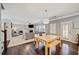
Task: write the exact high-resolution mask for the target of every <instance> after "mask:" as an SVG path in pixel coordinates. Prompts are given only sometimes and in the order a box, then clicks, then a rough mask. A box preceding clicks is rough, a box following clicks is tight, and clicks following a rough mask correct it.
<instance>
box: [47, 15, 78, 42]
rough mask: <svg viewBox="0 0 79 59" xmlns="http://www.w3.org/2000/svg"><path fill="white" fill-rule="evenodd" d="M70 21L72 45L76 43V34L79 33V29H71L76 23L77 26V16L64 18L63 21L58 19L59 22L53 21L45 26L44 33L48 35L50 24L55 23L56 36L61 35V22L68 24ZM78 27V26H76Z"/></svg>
mask: <svg viewBox="0 0 79 59" xmlns="http://www.w3.org/2000/svg"><path fill="white" fill-rule="evenodd" d="M69 21H71V22H72V23H71V25H72V27H71V28H72V30H71V42H73V43H77V33H79V28H78V29H75V28H74V27H73V24H75V23H78V24H79V15H78V16H73V17H69V18H64V19H59V20H54V21H52V22H50V23H49V24H48V25H46V33H48V34H50V28H49V27H50V24H51V23H56V29H57V30H56V31H57V34H58V35H61V26H60V24H61V22H69ZM78 26H79V25H78Z"/></svg>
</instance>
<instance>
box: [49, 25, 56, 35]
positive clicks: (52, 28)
mask: <svg viewBox="0 0 79 59" xmlns="http://www.w3.org/2000/svg"><path fill="white" fill-rule="evenodd" d="M50 33H51V34H56V24H50Z"/></svg>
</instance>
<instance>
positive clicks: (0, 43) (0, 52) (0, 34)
mask: <svg viewBox="0 0 79 59" xmlns="http://www.w3.org/2000/svg"><path fill="white" fill-rule="evenodd" d="M0 9H1V4H0ZM0 15H1V10H0ZM2 47H3V40H2V32H1V16H0V55H1V54H2V51H3V48H2Z"/></svg>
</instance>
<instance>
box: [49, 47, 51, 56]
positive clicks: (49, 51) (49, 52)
mask: <svg viewBox="0 0 79 59" xmlns="http://www.w3.org/2000/svg"><path fill="white" fill-rule="evenodd" d="M49 55H51V47H49Z"/></svg>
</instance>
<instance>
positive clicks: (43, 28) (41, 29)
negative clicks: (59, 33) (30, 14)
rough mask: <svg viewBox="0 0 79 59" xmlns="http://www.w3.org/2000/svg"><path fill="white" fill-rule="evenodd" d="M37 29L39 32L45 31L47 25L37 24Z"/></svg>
mask: <svg viewBox="0 0 79 59" xmlns="http://www.w3.org/2000/svg"><path fill="white" fill-rule="evenodd" d="M36 31H37V32H45V25H37V26H36Z"/></svg>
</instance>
